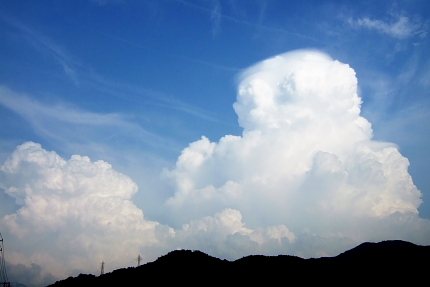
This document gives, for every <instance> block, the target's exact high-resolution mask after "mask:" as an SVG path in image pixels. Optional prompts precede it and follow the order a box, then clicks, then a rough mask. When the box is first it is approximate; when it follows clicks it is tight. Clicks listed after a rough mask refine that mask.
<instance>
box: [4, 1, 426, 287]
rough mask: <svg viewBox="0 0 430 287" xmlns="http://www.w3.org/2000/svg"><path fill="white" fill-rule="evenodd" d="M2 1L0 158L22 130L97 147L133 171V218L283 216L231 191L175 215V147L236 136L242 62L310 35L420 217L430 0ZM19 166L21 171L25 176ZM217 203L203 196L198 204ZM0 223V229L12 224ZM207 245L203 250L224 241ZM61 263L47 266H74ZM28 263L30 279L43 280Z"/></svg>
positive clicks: (10, 203)
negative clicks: (385, 151)
mask: <svg viewBox="0 0 430 287" xmlns="http://www.w3.org/2000/svg"><path fill="white" fill-rule="evenodd" d="M0 11H1V12H0V35H1V36H0V37H1V39H2V40H1V44H0V62H1V65H0V123H1V125H0V162H1V163H4V162H6V160H7V159H8V158H9V157H10V156H11V154H12V153H13V152H14V151H15V150H16V149H17V146H18V145H21V144H23V143H25V142H29V141H31V142H34V143H38V144H40V145H41V148H39V149H38V148H34V150H44V151H51V155H52V153H56V154H57V155H58V156H59V157H61V158H63V159H64V160H66V161H67V160H69V159H70V158H71V156H72V155H80V156H82V157H84V156H88V157H89V158H90V160H91V161H92V162H96V161H98V160H102V161H104V162H107V163H109V164H111V165H112V168H113V170H115V171H116V172H118V173H121V174H123V175H125V176H127V177H129V178H130V179H131V180H132V181H133V182H134V183H135V184H136V185H137V187H138V191H137V192H131V190H132V188H131V187H130V188H131V189H130V192H127V193H124V194H127V195H124V196H125V198H126V199H127V200H130V202H132V203H133V204H134V205H135V207H136V210H143V214H144V217H145V220H148V221H151V222H157V223H158V224H161V225H163V226H166V227H165V228H167V229H168V228H172V229H173V230H178V229H180V228H182V227H183V226H184V224H188V225H189V226H191V227H192V226H193V224H192V222H194V221H193V220H198V218H207V216H212V217H211V218H218V217H219V218H221V217H222V216H224V215H226V216H227V215H229V216H230V215H231V216H233V217H235V216H239V215H238V214H237V213H235V212H236V211H237V210H239V211H240V212H242V214H241V216H243V217H241V218H243V222H244V223H245V224H248V225H247V226H248V227H249V228H251V229H253V230H257V229H258V228H259V227H260V225H261V226H263V227H267V226H272V225H276V226H278V225H279V224H287V223H286V222H287V221H288V220H287V221H285V222H284V221H283V220H281V219H277V217H276V214H274V215H273V216H272V217H268V218H266V217H264V216H263V217H264V218H265V219H264V220H262V221H261V222H264V223H261V222H260V223H259V221H258V218H259V217H258V216H254V217H253V216H249V221H247V220H248V219H247V218H248V217H247V216H248V215H247V214H248V213H249V212H248V213H247V211H246V207H243V210H241V209H240V207H241V205H240V204H239V203H232V205H231V206H229V205H228V204H227V205H223V208H226V209H222V208H221V207H220V208H219V209H217V208H214V209H213V210H211V212H212V214H209V211H208V214H206V213H204V212H203V213H201V214H200V213H199V214H198V215H197V213H196V214H194V213H192V212H191V213H190V216H184V217H181V216H179V217H178V216H177V214H176V213H175V212H179V213H178V214H181V215H184V214H186V213H187V210H193V206H192V205H187V204H188V203H187V204H185V205H184V206H183V207H178V206H176V205H175V207H172V205H171V203H172V202H176V201H175V200H176V199H177V198H179V197H178V196H179V195H180V193H181V191H180V188H179V187H178V186H179V185H180V183H179V181H180V179H179V178H181V176H182V173H181V172H185V171H184V170H187V169H186V168H185V167H184V170H181V168H182V167H181V166H180V164H179V159H178V157H179V156H180V155H181V154H182V155H185V154H186V151H185V150H184V149H185V148H187V147H188V146H189V145H190V144H191V143H196V144H195V146H197V145H198V144H201V145H202V146H205V145H206V142H205V140H201V138H202V136H205V137H206V138H208V139H209V141H210V142H212V143H214V142H218V141H219V140H220V139H221V138H223V137H224V136H226V135H234V136H239V137H240V136H244V137H245V135H244V130H243V127H244V126H243V125H242V126H239V124H238V115H237V113H236V111H235V109H233V103H235V102H236V97H237V94H238V85H240V83H242V81H243V76H240V75H241V73H242V72H243V71H244V70H245V69H247V68H248V67H250V66H252V65H254V64H255V63H257V62H260V61H262V60H265V59H268V58H271V57H273V56H275V55H278V54H282V53H285V52H289V51H294V50H297V49H311V50H313V51H314V50H317V51H319V52H318V53H320V52H321V53H324V54H327V55H329V56H330V57H331V58H332V59H333V60H337V61H339V62H341V63H345V64H348V65H349V66H350V67H351V68H352V69H353V70H354V71H355V76H356V78H357V79H358V95H359V96H360V97H361V98H362V101H363V103H362V105H361V116H362V117H364V118H365V119H367V120H368V121H369V122H370V123H371V124H372V128H373V140H375V141H381V142H390V143H394V144H395V145H397V147H398V150H399V151H400V153H401V155H402V156H403V157H405V158H407V159H408V160H409V162H410V166H409V168H408V171H409V174H410V176H411V177H412V180H413V183H414V184H415V185H416V187H417V189H418V190H420V191H421V193H422V196H421V199H422V200H423V202H422V203H421V204H420V205H419V204H418V205H419V207H418V211H419V218H420V220H421V219H422V220H424V219H428V218H430V179H429V177H428V170H430V164H429V161H428V159H429V158H430V153H429V149H428V147H429V146H430V131H429V127H428V123H429V122H430V119H429V117H430V116H429V115H430V113H429V109H430V100H429V92H428V91H429V90H430V89H429V86H430V60H429V57H428V56H429V52H428V51H430V47H429V46H430V45H429V37H430V36H429V35H428V31H429V27H430V15H429V14H430V3H428V1H424V0H422V1H419V0H417V1H377V2H375V1H342V2H341V1H299V2H297V1H276V0H273V1H269V0H267V1H264V0H261V1H235V0H229V1H227V0H226V1H215V0H213V1H209V0H208V1H203V0H202V1H197V0H196V1H191V0H190V1H181V0H162V1H134V0H130V1H128V0H111V1H110V0H98V1H96V0H94V1H90V0H88V1H83V0H82V1H3V2H2V3H1V4H0ZM245 125H246V123H245ZM199 140H200V141H199ZM303 140H306V138H303ZM345 142H347V141H345ZM220 144H221V143H220ZM274 146H276V145H274ZM205 148H207V147H205ZM34 150H33V151H34ZM257 153H258V151H257ZM4 166H5V165H4ZM212 168H213V169H212V171H214V170H215V171H216V170H218V169H219V170H221V169H226V166H222V165H221V164H220V165H219V166H218V169H217V167H212ZM208 170H209V171H210V170H211V169H209V168H208ZM3 173H4V174H5V169H4V170H3ZM17 173H18V172H17ZM25 174H26V173H23V174H22V175H20V176H21V177H20V178H21V181H22V182H27V181H28V184H29V185H31V183H32V182H34V180H33V179H31V178H30V177H28V178H26V176H25ZM172 174H173V175H172ZM179 174H181V175H179ZM227 177H228V175H227ZM169 178H170V179H169ZM172 178H176V181H175V180H173V183H172V180H171V179H172ZM0 179H1V180H2V181H3V182H2V186H0V187H1V188H2V189H3V190H8V188H11V187H13V186H14V181H13V180H12V179H11V177H10V176H9V175H2V177H0ZM32 180H33V181H32ZM194 180H195V182H200V181H198V180H197V179H196V178H195V179H194ZM175 182H176V183H175ZM216 182H217V181H216V180H214V182H213V183H210V184H209V183H208V186H210V185H213V186H215V187H217V183H216ZM23 184H24V183H23ZM15 185H16V184H15ZM217 188H218V187H217ZM220 188H221V187H220ZM267 188H270V186H268V187H267ZM18 189H19V188H18ZM88 192H89V193H91V190H89V191H88ZM41 194H42V193H41ZM43 194H44V195H43V196H47V197H50V194H49V193H43ZM131 194H132V195H131ZM27 196H28V195H27ZM13 197H14V196H12V191H9V192H6V191H5V192H3V193H2V194H1V195H0V198H1V199H2V201H3V202H2V203H0V207H2V209H3V211H1V210H0V217H4V216H7V215H10V214H14V213H16V214H18V211H19V209H20V208H21V207H22V206H25V203H23V202H21V203H20V202H19V200H18V197H15V198H13ZM175 198H176V199H175ZM24 202H25V200H24ZM190 202H192V200H191V201H190ZM232 202H233V201H232ZM250 202H251V201H250ZM174 204H176V203H174ZM189 204H191V203H189ZM217 204H218V203H208V205H207V206H209V207H208V209H207V210H210V209H211V208H210V206H218V205H217ZM201 206H206V205H204V204H202V205H201ZM181 208H182V209H181ZM184 208H185V209H184ZM228 208H232V209H228ZM196 212H197V211H196ZM261 212H264V210H263V209H262V211H261ZM215 214H217V215H215ZM193 216H194V217H193ZM205 216H206V217H205ZM217 216H218V217H217ZM263 217H262V218H263ZM41 218H42V217H41ZM279 218H280V217H279ZM214 220H215V219H214ZM21 223H22V224H23V226H25V225H26V223H25V222H24V221H22V222H21ZM288 223H290V224H291V226H294V225H295V224H296V225H300V223H298V222H288ZM259 224H260V225H259ZM426 224H427V223H426ZM2 225H4V227H3V229H5V230H6V231H3V230H1V231H2V233H5V234H6V235H8V234H9V235H10V236H11V237H13V236H18V235H16V234H17V233H13V231H12V229H11V228H10V225H7V224H5V223H4V222H3V223H2ZM2 225H0V227H1V226H2ZM7 226H9V227H7ZM282 226H284V225H282ZM286 226H287V227H288V225H286ZM191 227H190V228H191ZM8 228H10V230H9V229H8ZM288 228H290V227H288ZM167 229H166V230H167ZM290 229H291V228H290ZM8 230H9V231H8ZM29 230H31V229H29ZM184 230H188V229H186V228H185V229H182V232H185V231H184ZM287 230H288V229H287ZM242 231H243V230H242ZM242 231H241V232H242ZM284 231H285V230H284ZM290 231H291V230H290ZM82 232H83V231H82ZM177 232H179V231H177ZM243 232H245V231H243ZM246 232H248V231H246ZM246 232H245V233H246ZM292 232H293V233H294V234H295V235H294V236H295V237H294V236H293V235H289V234H290V233H288V232H287V233H285V234H286V235H285V236H284V237H285V238H289V240H290V241H291V240H292V239H291V238H293V237H294V238H298V235H297V234H298V231H297V230H293V231H292ZM281 233H282V232H281ZM281 233H280V234H281ZM234 234H235V233H234ZM282 234H284V233H282ZM183 236H184V238H191V237H187V236H189V235H187V236H185V235H183ZM6 238H7V237H6ZM271 238H272V237H271ZM364 238H370V237H364ZM372 238H373V237H372ZM378 238H379V237H378ZM387 239H389V238H387ZM189 240H190V241H187V240H186V239H183V241H181V242H182V243H181V244H182V245H181V246H197V247H201V246H202V245H192V244H191V245H187V244H186V242H191V241H192V240H191V239H189ZM193 240H197V239H193ZM358 241H359V239H357V240H356V241H354V242H358ZM169 242H170V241H169ZM193 242H194V241H193ZM253 242H254V241H253ZM279 242H280V241H279ZM427 243H429V242H427ZM169 244H170V243H169ZM169 244H167V243H166V244H165V245H163V246H170V247H171V246H173V245H169ZM175 244H176V243H175ZM214 245H216V244H215V243H214ZM342 246H349V245H348V244H347V243H345V245H342ZM176 247H177V246H176ZM13 248H15V249H14V250H13V252H14V257H13V259H11V260H10V261H11V264H12V265H13V264H15V265H16V264H18V263H21V261H20V260H21V259H20V258H22V257H20V256H19V255H17V254H19V253H20V251H18V249H19V248H20V247H19V245H18V244H17V245H16V246H13V247H12V248H11V249H13ZM166 248H167V247H166ZM202 248H203V247H202ZM211 248H212V247H210V246H209V247H207V250H206V252H212V254H215V255H218V256H222V255H223V254H224V255H225V254H228V251H220V250H224V249H222V248H219V249H216V248H214V249H211ZM167 249H168V248H167ZM167 249H166V250H167ZM269 249H270V248H269ZM269 249H261V251H260V252H262V253H270V252H269V251H267V250H269ZM157 250H160V251H159V252H160V253H161V252H162V251H164V250H165V249H163V248H161V247H160V249H157ZM226 250H227V249H226ZM251 250H252V249H251ZM270 250H271V249H270ZM291 250H293V249H291ZM336 251H337V250H336ZM28 252H29V253H28V255H29V254H30V253H31V252H30V251H28ZM223 252H224V253H223ZM247 252H248V253H249V252H251V251H249V250H248V251H244V253H243V254H246V253H247ZM333 252H335V251H333ZM22 254H26V253H25V252H23V253H22ZM31 254H33V253H31ZM243 254H240V255H243ZM297 254H299V255H300V254H304V255H306V254H309V253H306V252H304V251H303V253H300V252H297ZM156 255H157V254H156V253H154V254H153V255H151V256H152V257H151V256H149V255H148V257H147V259H146V260H150V259H151V258H153V257H154V256H155V258H156ZM158 255H159V254H158ZM136 256H137V254H136ZM224 257H228V256H224ZM232 257H234V256H232ZM36 258H40V257H37V256H36V255H34V257H33V259H32V260H34V262H35V263H36V264H39V265H41V266H50V265H49V264H50V263H49V260H46V261H43V260H42V261H41V262H38V261H37V259H36ZM118 262H123V261H120V260H119V261H118ZM22 264H24V262H22ZM118 264H120V263H118ZM72 265H73V264H72V263H70V265H68V266H67V267H64V270H72V269H73V268H72V267H71V266H72ZM11 268H13V267H11ZM64 270H63V269H62V270H59V271H58V272H57V273H56V274H60V275H61V274H71V273H73V272H71V271H70V272H69V271H64ZM73 270H75V269H73ZM67 272H69V273H67ZM51 273H52V274H54V273H55V272H51ZM60 275H55V274H54V275H53V276H60ZM40 276H41V277H40V278H38V279H37V280H39V281H37V280H36V279H34V278H33V279H31V280H33V281H34V280H36V281H37V282H39V283H40V282H45V281H43V280H47V281H49V278H50V277H46V278H48V279H46V278H45V279H43V278H42V277H43V276H42V275H40ZM29 280H30V279H29ZM31 280H30V281H31ZM36 281H34V282H36ZM47 281H46V282H47Z"/></svg>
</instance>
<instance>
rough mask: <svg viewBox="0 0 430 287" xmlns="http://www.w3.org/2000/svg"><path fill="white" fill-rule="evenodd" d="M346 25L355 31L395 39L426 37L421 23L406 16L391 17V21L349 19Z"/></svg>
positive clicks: (367, 18)
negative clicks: (360, 30) (367, 31)
mask: <svg viewBox="0 0 430 287" xmlns="http://www.w3.org/2000/svg"><path fill="white" fill-rule="evenodd" d="M348 24H349V25H351V26H352V27H354V28H356V29H360V28H363V29H368V30H373V31H376V32H378V33H381V34H385V35H388V36H390V37H393V38H397V39H406V38H410V37H413V36H420V37H426V36H427V31H426V30H425V25H424V24H423V23H420V22H419V21H413V20H411V19H410V18H409V17H406V16H397V17H393V19H391V21H383V20H378V19H371V18H369V17H363V18H358V19H356V20H354V19H352V18H349V19H348Z"/></svg>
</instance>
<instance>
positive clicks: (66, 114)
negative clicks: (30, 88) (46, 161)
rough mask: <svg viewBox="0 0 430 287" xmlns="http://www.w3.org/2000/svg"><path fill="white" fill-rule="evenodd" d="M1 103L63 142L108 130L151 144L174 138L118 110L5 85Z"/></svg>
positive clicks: (164, 143) (165, 144)
mask: <svg viewBox="0 0 430 287" xmlns="http://www.w3.org/2000/svg"><path fill="white" fill-rule="evenodd" d="M0 104H2V105H3V106H5V107H7V108H9V109H11V110H12V111H14V112H16V113H17V114H19V115H20V116H21V117H23V118H24V119H26V120H27V121H28V122H29V123H30V124H31V125H32V126H33V127H34V128H35V130H36V131H37V132H38V133H40V134H42V135H44V136H47V137H49V138H51V139H55V140H57V141H60V142H67V143H68V142H70V141H71V140H72V139H73V141H75V142H77V141H83V142H89V141H91V139H93V138H94V137H95V135H94V134H95V133H103V132H104V133H107V135H111V136H110V137H112V136H114V135H115V134H118V133H119V134H124V133H126V136H127V137H130V136H131V137H132V138H135V139H137V140H138V141H140V142H143V143H146V144H148V145H150V146H155V147H158V146H162V147H165V148H169V146H172V142H171V141H169V140H167V139H166V138H163V137H161V136H159V135H157V134H154V133H151V132H149V131H147V130H145V129H144V128H142V127H141V126H140V125H139V124H137V123H133V122H130V121H128V120H126V116H124V115H121V114H118V113H111V114H98V113H93V112H88V111H83V110H80V109H78V108H76V107H74V106H72V105H70V104H57V105H47V104H42V103H40V102H38V101H35V100H33V99H31V98H30V97H28V96H26V95H22V94H18V93H15V92H13V91H11V90H9V89H8V88H5V87H1V86H0ZM85 131H86V132H85ZM124 135H125V134H124ZM108 137H109V136H108ZM169 149H170V148H169Z"/></svg>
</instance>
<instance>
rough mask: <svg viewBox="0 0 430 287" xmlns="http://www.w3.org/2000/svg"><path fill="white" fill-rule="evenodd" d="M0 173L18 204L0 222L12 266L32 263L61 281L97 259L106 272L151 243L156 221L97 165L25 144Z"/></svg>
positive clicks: (116, 177) (119, 180)
mask: <svg viewBox="0 0 430 287" xmlns="http://www.w3.org/2000/svg"><path fill="white" fill-rule="evenodd" d="M0 170H1V172H2V183H3V184H4V185H5V186H6V190H5V192H6V193H7V194H8V195H9V196H11V197H13V198H14V199H15V200H16V202H17V204H18V205H19V206H20V208H19V209H18V210H17V211H16V212H15V213H12V214H8V215H5V216H4V217H3V218H1V221H0V222H1V223H0V224H1V226H2V230H5V233H6V234H7V235H8V237H9V238H14V240H13V241H11V240H9V241H8V244H9V245H8V248H9V252H8V255H9V256H8V258H7V260H8V261H9V262H10V263H12V264H19V263H21V264H30V263H35V264H38V265H40V266H42V267H43V269H44V271H45V272H50V273H52V274H54V275H55V276H63V277H64V276H66V275H69V274H70V272H71V271H72V270H81V271H91V270H94V268H95V267H97V266H98V265H99V263H100V262H101V261H103V260H104V261H105V262H106V263H107V266H110V268H109V269H110V270H112V268H113V267H116V268H118V267H121V266H124V263H126V262H127V261H129V260H130V259H132V258H134V257H135V256H137V254H139V251H140V248H141V247H143V246H145V245H150V244H154V243H156V242H157V239H156V236H155V227H156V225H157V223H156V222H151V221H147V220H145V219H144V217H143V212H142V210H140V209H139V208H137V207H136V206H135V205H134V204H133V202H132V201H131V197H132V196H133V194H135V193H136V192H137V186H136V184H135V183H134V182H133V181H132V180H131V179H130V178H128V177H127V176H125V175H123V174H120V173H118V172H116V171H114V170H113V169H112V167H111V165H110V164H108V163H106V162H104V161H96V162H91V160H90V159H89V158H88V157H82V156H78V155H75V156H72V157H71V159H70V160H67V161H66V160H64V159H62V158H61V157H59V156H58V155H57V154H56V153H55V152H48V151H46V150H44V149H42V148H41V146H40V145H39V144H35V143H32V142H27V143H25V144H22V145H20V146H18V147H17V149H16V150H15V152H14V153H13V154H12V155H11V157H10V158H9V159H8V160H7V161H6V162H5V163H4V164H3V165H2V166H1V167H0ZM11 245H12V246H11ZM11 250H12V251H11Z"/></svg>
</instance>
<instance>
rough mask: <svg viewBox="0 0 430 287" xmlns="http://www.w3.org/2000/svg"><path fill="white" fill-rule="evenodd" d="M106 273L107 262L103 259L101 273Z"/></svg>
mask: <svg viewBox="0 0 430 287" xmlns="http://www.w3.org/2000/svg"><path fill="white" fill-rule="evenodd" d="M103 274H105V262H104V261H102V268H100V275H103Z"/></svg>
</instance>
